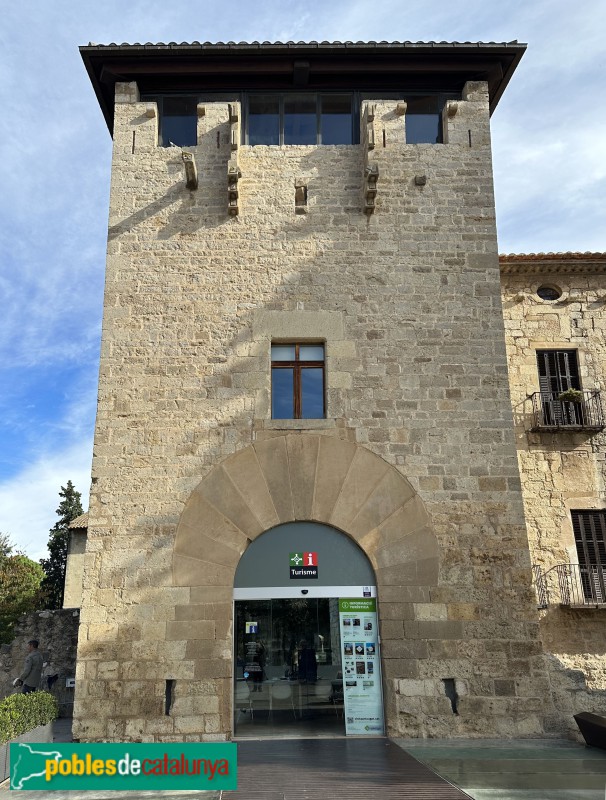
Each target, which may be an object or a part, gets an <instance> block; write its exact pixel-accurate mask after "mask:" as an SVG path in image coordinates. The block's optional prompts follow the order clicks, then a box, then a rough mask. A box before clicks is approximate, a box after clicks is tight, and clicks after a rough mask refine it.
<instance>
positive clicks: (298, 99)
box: [284, 94, 318, 144]
mask: <svg viewBox="0 0 606 800" xmlns="http://www.w3.org/2000/svg"><path fill="white" fill-rule="evenodd" d="M316 106H317V104H316V96H315V95H305V94H303V95H286V97H285V98H284V144H316V142H317V139H318V130H317V128H318V122H317V108H316Z"/></svg>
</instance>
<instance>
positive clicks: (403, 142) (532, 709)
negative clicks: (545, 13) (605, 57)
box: [75, 43, 547, 741]
mask: <svg viewBox="0 0 606 800" xmlns="http://www.w3.org/2000/svg"><path fill="white" fill-rule="evenodd" d="M523 52H524V46H523V45H519V44H517V43H508V44H456V43H455V44H447V43H441V44H435V43H429V44H422V43H417V44H411V43H405V44H386V43H379V44H377V43H367V44H365V43H356V44H352V43H347V44H340V43H333V44H328V43H322V44H318V43H309V44H302V43H299V44H293V43H288V44H279V43H278V44H269V43H265V44H257V43H253V44H237V45H236V44H209V43H205V44H198V43H195V44H191V45H174V44H171V45H163V44H158V45H146V46H139V45H120V46H115V45H109V46H97V45H90V46H88V47H83V48H82V55H83V58H84V62H85V64H86V67H87V70H88V72H89V75H90V77H91V80H92V82H93V86H94V88H95V91H96V93H97V97H98V99H99V102H100V105H101V107H102V110H103V112H104V114H105V117H106V120H107V122H108V126H109V128H110V131H111V132H112V135H113V142H114V149H113V161H112V184H111V199H110V219H109V237H108V251H107V277H106V288H105V307H104V321H103V341H102V353H101V369H100V378H99V405H98V414H97V423H96V434H95V446H94V460H93V475H92V482H93V485H92V492H91V501H90V502H91V504H90V516H89V530H88V541H87V545H86V555H85V565H84V589H83V592H84V593H83V601H82V617H81V619H82V623H81V629H80V639H79V651H78V667H77V691H76V706H75V735H76V736H78V737H80V738H81V739H82V740H87V739H88V740H90V739H103V740H108V741H111V740H145V741H152V740H157V741H162V740H170V741H175V740H177V741H178V740H197V739H200V738H202V739H205V740H213V739H225V738H230V737H231V736H232V735H233V732H234V716H235V715H234V710H235V708H234V677H237V675H236V673H237V670H238V669H241V666H240V665H239V664H238V656H237V653H236V651H235V637H236V632H235V623H234V598H236V605H237V602H238V601H237V598H238V597H239V596H240V595H238V594H237V591H238V588H237V587H238V584H237V582H236V584H235V580H236V577H235V576H236V570H237V569H238V567H239V564H240V563H241V559H242V558H243V556H244V555H245V554H246V553H247V552H249V553H251V554H252V553H253V552H255V553H260V552H261V550H256V551H253V549H252V548H255V547H257V544H260V543H261V542H262V541H265V542H268V541H269V539H267V538H265V539H264V536H266V534H267V535H268V536H269V533H267V532H270V533H271V532H275V531H276V530H278V526H288V525H291V524H293V523H309V524H310V525H311V527H310V530H312V528H313V530H314V531H315V530H316V528H315V527H313V526H318V525H319V526H328V527H329V528H331V529H332V531H333V532H334V534H335V536H337V535H338V537H340V539H335V541H338V542H341V541H342V543H345V540H347V543H349V544H348V546H349V545H352V543H353V544H355V548H356V552H358V551H359V552H360V553H361V554H363V556H364V558H365V559H366V561H367V562H368V564H369V569H370V570H371V572H372V574H373V575H374V584H375V587H373V591H372V594H373V596H375V594H376V602H377V606H376V608H377V615H378V624H379V632H380V670H381V676H382V678H381V688H382V700H381V703H382V706H383V709H384V719H385V730H386V732H388V733H390V734H395V735H405V736H417V735H418V736H428V735H433V736H474V735H475V736H508V735H514V734H515V735H533V734H538V733H540V732H541V731H542V730H543V725H544V720H543V715H544V713H545V710H546V705H545V704H546V695H547V687H546V679H545V672H544V666H543V660H542V655H541V646H540V642H539V639H538V619H537V612H536V603H535V600H534V593H533V591H532V588H531V571H530V558H529V551H528V542H527V538H526V532H525V525H524V515H523V509H522V499H521V494H520V483H519V476H518V467H517V461H516V449H515V442H514V436H513V423H512V413H511V404H510V400H509V394H508V382H507V360H506V353H505V339H504V330H503V318H502V314H501V304H500V282H499V261H498V256H497V240H496V228H495V208H494V198H493V184H492V166H491V146H490V113H491V110H493V109H494V107H495V106H496V104H497V102H498V99H499V97H500V95H501V93H502V92H503V90H504V88H505V86H506V84H507V82H508V80H509V78H510V77H511V74H512V73H513V70H514V69H515V67H516V65H517V63H518V61H519V59H520V58H521V56H522V55H523ZM306 370H307V371H306ZM272 376H273V377H272ZM296 530H297V531H303V530H304V529H303V528H296ZM319 530H320V529H319V528H318V531H319ZM297 535H300V536H302V537H303V534H302V533H300V534H297ZM305 535H307V534H305ZM314 535H316V534H314ZM327 535H328V534H327ZM331 535H332V534H331ZM284 536H285V537H286V536H287V534H286V533H285V534H284ZM310 536H311V534H310ZM318 536H321V531H320V533H318ZM276 541H277V542H278V543H279V541H280V539H279V537H278V538H277V539H276ZM286 541H287V539H286V538H284V542H286ZM288 541H290V540H288ZM293 541H295V540H293ZM306 541H307V540H304V539H302V540H301V547H300V548H299V547H295V548H294V549H295V550H299V549H301V550H310V549H313V548H310V547H308V546H306ZM310 541H311V540H310ZM314 541H315V540H314ZM318 541H320V542H322V541H323V540H322V539H321V538H320V539H318ZM277 546H278V547H279V544H278V545H277ZM339 546H340V545H339ZM352 546H353V545H352ZM318 548H319V549H318V558H319V559H320V564H319V567H318V570H319V572H320V577H321V578H323V579H324V583H325V593H326V594H329V590H328V588H326V586H327V585H328V584H326V581H327V580H328V578H329V577H330V575H326V570H325V572H324V573H323V572H322V570H323V566H322V564H323V563H328V562H327V560H326V559H328V556H326V558H325V557H324V556H323V555H322V552H321V544H320V545H318ZM291 550H292V548H291ZM292 555H293V554H292V553H291V556H292ZM294 555H295V556H296V555H297V554H296V553H295V554H294ZM308 555H312V556H313V555H314V553H308ZM280 558H281V556H280ZM324 558H325V560H324V561H322V559H324ZM249 562H250V563H252V565H253V566H252V571H253V573H254V569H255V562H254V560H253V561H252V562H251V560H250V559H249ZM250 563H249V566H250ZM310 563H311V562H310ZM257 566H258V567H259V575H260V574H261V572H262V571H263V570H262V567H263V566H264V565H263V564H262V563H261V561H258V562H257ZM326 569H328V568H326ZM331 569H332V567H331ZM334 569H335V570H337V567H336V566H335V567H334ZM329 571H330V570H329ZM335 575H336V572H335ZM291 576H292V572H291ZM259 580H261V578H260V577H259ZM263 580H265V581H266V582H265V583H263V584H262V586H267V581H268V580H270V578H267V579H265V578H264V579H263ZM253 582H254V580H253ZM336 582H337V580H336V578H335V580H334V581H333V583H336ZM329 583H330V581H329ZM341 583H343V581H341ZM278 585H280V586H282V585H281V584H279V581H278V577H276V582H274V583H271V584H270V587H271V586H273V587H276V586H278ZM235 586H236V588H234V587H235ZM289 586H291V584H288V585H285V586H282V589H281V590H283V591H284V592H287V590H288V587H289ZM301 586H303V583H302V582H301V583H296V584H295V585H294V586H292V587H291V588H292V589H293V592H294V593H296V592H299V591H300V592H301V593H303V594H307V593H309V596H310V597H314V596H315V597H322V596H323V595H322V591H323V586H322V585H320V583H319V582H318V584H316V583H314V582H313V581H312V580H307V581H305V586H304V588H303V589H301ZM362 588H364V589H366V588H368V587H362ZM375 590H376V591H375ZM255 591H256V589H255ZM336 594H338V593H336V592H334V591H333V593H332V594H330V597H333V598H334V597H335V596H336ZM260 596H262V595H260V594H257V595H255V597H260ZM263 596H264V595H263ZM280 596H284V597H286V596H291V595H287V594H283V595H280ZM292 596H294V594H293V595H292ZM355 596H357V595H355ZM359 596H360V597H362V596H363V592H362V591H361V593H360V595H359ZM270 599H271V598H270ZM268 602H269V600H268ZM246 624H247V626H249V627H250V630H251V631H252V630H253V629H254V625H257V621H248V622H247V623H246ZM335 624H336V623H335ZM342 624H346V623H343V621H342ZM333 627H334V626H333ZM248 630H249V628H247V631H248ZM333 633H334V631H333ZM333 638H336V633H335V634H334V637H333ZM334 647H336V643H335V644H334ZM334 658H335V656H334V654H333V659H334ZM333 663H334V664H336V661H334V660H333ZM343 663H344V662H343ZM320 666H321V665H320ZM264 669H265V670H266V672H267V682H268V683H270V682H271V681H272V680H275V681H277V680H278V677H277V672H276V673H275V675H274V674H273V673H271V674H270V665H269V662H268V664H267V666H265V667H264ZM276 669H277V667H276ZM342 671H343V670H342V669H341V670H338V671H336V670H335V674H334V675H332V676H331V677H332V684H333V694H334V692H335V691H336V690H334V683H335V681H337V682H338V681H339V680H340V679H341V678H343V676H342V674H341V676H340V677H339V674H340V673H342ZM272 675H273V677H272ZM343 680H345V679H344V678H343ZM255 688H256V687H255ZM347 688H348V686H346V687H345V691H346V692H347ZM263 691H265V688H263ZM259 694H261V692H259ZM379 696H380V695H379ZM253 697H254V695H253ZM331 697H332V695H331ZM346 707H347V706H346ZM293 710H295V707H294V705H293ZM294 716H295V718H296V716H297V715H296V710H295V714H294ZM337 716H338V715H337ZM259 727H260V726H259Z"/></svg>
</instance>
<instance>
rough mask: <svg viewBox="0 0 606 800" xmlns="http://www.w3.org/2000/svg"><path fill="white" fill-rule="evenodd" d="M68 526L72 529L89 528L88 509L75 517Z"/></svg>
mask: <svg viewBox="0 0 606 800" xmlns="http://www.w3.org/2000/svg"><path fill="white" fill-rule="evenodd" d="M67 527H68V528H71V529H78V528H88V511H86V512H85V513H84V514H80V516H79V517H76V519H73V520H72V521H71V522H70V523H69V525H68V526H67Z"/></svg>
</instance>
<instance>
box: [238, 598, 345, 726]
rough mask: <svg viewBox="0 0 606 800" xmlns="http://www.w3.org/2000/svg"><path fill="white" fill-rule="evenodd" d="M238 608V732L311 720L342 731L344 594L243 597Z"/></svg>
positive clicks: (317, 724)
mask: <svg viewBox="0 0 606 800" xmlns="http://www.w3.org/2000/svg"><path fill="white" fill-rule="evenodd" d="M235 610H236V614H235V636H236V641H235V653H236V663H235V709H234V710H235V734H236V736H241V735H247V734H250V733H253V734H254V735H255V736H264V735H272V734H273V733H276V732H279V731H284V730H285V729H288V728H293V729H295V730H296V729H297V728H300V727H301V724H303V725H305V724H306V723H313V727H314V728H315V729H316V730H317V731H318V732H320V731H325V732H331V733H334V734H343V733H344V732H345V724H344V718H343V669H342V657H341V640H340V634H339V601H338V599H336V598H317V599H316V598H312V599H306V598H301V599H299V598H297V599H274V600H240V601H236V604H235ZM253 726H254V730H251V729H252V728H253Z"/></svg>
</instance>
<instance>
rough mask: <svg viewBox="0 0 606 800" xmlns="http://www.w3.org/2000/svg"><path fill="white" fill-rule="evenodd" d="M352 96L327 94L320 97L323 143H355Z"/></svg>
mask: <svg viewBox="0 0 606 800" xmlns="http://www.w3.org/2000/svg"><path fill="white" fill-rule="evenodd" d="M352 133H353V125H352V114H351V97H350V95H347V94H326V95H322V97H321V99H320V138H321V141H322V144H353V137H352Z"/></svg>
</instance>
